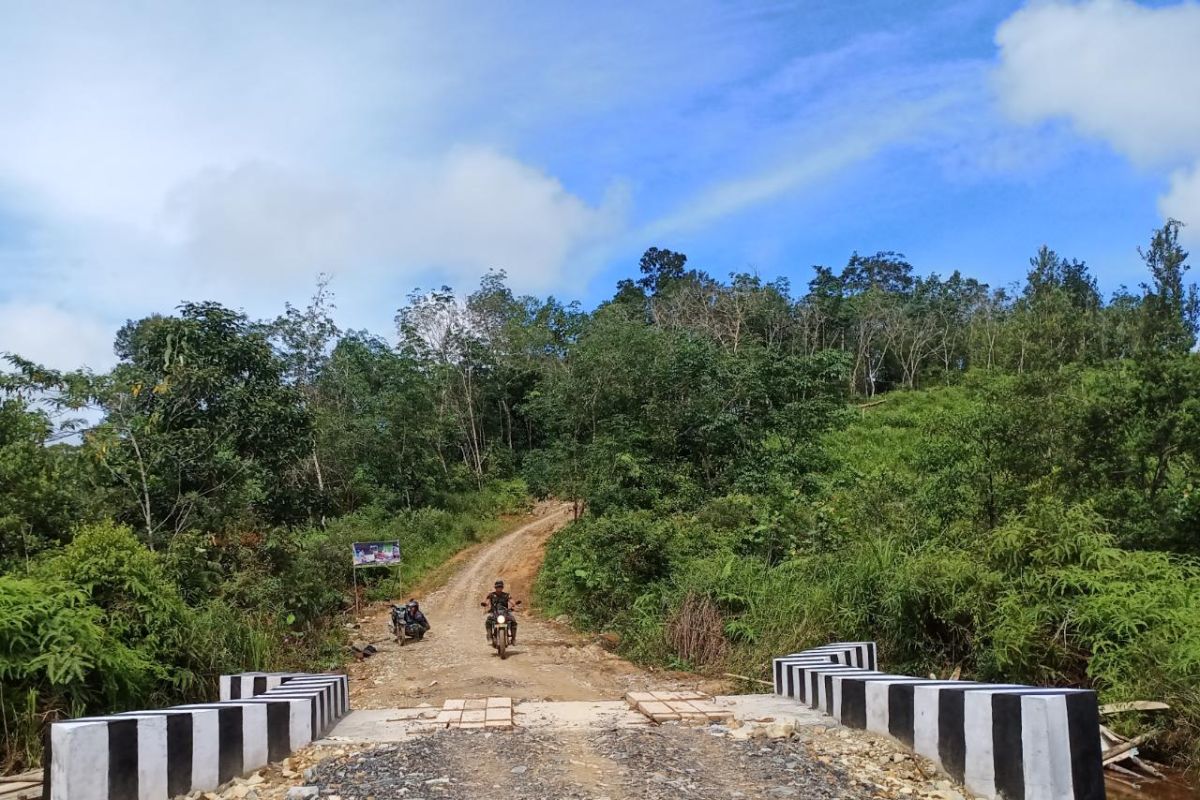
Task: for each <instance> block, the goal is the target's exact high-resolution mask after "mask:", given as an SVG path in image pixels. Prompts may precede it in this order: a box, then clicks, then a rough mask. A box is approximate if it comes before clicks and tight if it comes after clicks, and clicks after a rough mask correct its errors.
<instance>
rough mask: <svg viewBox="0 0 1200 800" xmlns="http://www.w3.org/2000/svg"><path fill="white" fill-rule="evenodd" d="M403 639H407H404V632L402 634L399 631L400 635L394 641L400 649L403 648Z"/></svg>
mask: <svg viewBox="0 0 1200 800" xmlns="http://www.w3.org/2000/svg"><path fill="white" fill-rule="evenodd" d="M405 638H407V637H405V635H404V632H403V631H401V633H400V635H399V636H397V637H396V641H397V642H399V643H400V646H401V647H404V640H405Z"/></svg>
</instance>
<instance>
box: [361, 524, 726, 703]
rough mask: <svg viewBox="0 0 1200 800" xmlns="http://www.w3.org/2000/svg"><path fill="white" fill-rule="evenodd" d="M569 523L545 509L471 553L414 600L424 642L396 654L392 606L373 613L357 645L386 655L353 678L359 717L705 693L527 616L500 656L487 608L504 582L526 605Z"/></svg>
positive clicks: (561, 627)
mask: <svg viewBox="0 0 1200 800" xmlns="http://www.w3.org/2000/svg"><path fill="white" fill-rule="evenodd" d="M570 519H571V506H570V504H566V503H562V504H559V503H555V504H543V505H540V506H539V507H538V508H537V509H535V518H534V519H532V520H531V521H528V522H525V523H524V524H521V525H520V526H519V527H517V528H516V529H515V530H513V531H512V532H511V533H508V534H505V535H504V536H502V537H501V538H500V539H498V540H496V541H494V542H491V543H489V544H486V545H482V546H480V547H478V548H476V549H475V550H473V551H470V552H469V553H467V554H466V555H465V557H464V558H462V559H461V560H460V564H461V565H460V566H459V567H458V570H457V572H455V573H454V574H453V576H452V577H451V578H450V579H449V580H448V581H447V582H446V584H445V585H444V586H441V587H440V588H437V589H435V590H434V591H432V592H430V593H429V594H427V595H425V596H423V597H418V598H417V599H418V600H420V602H421V608H422V610H423V611H425V613H426V615H427V616H428V617H429V621H430V623H431V625H432V630H431V631H430V632H429V634H428V635H427V636H426V637H425V639H424V640H423V641H421V642H411V643H409V644H407V645H405V646H404V647H401V646H399V645H398V644H396V643H395V642H394V641H392V639H391V638H390V632H389V623H388V608H387V606H386V605H382V604H381V605H379V606H376V607H373V608H372V609H370V611H369V612H368V613H367V614H365V615H364V620H363V621H362V622H361V628H360V630H359V631H357V632H356V634H355V636H356V638H359V639H362V640H364V641H369V642H373V643H375V647H376V648H377V649H378V650H379V652H378V653H377V654H376V655H374V656H372V657H371V658H368V659H366V660H365V661H362V662H359V663H356V664H353V665H352V666H351V668H350V696H351V703H352V705H353V706H354V708H357V709H368V708H401V707H411V706H415V705H419V704H421V703H431V704H433V705H440V704H441V702H442V701H443V700H445V699H448V698H456V697H465V698H471V697H486V696H488V695H500V696H506V697H512V698H513V699H514V700H515V701H520V700H598V699H607V700H616V699H619V698H621V697H622V696H624V694H625V692H627V691H630V690H641V689H645V688H647V687H649V686H654V687H657V688H660V689H671V688H684V687H697V686H699V685H700V683H701V682H700V681H699V680H698V679H689V678H688V677H687V676H679V675H668V674H664V673H662V672H658V673H649V672H646V671H643V670H641V669H639V668H637V667H635V666H633V665H632V664H630V663H629V662H627V661H624V660H623V659H621V658H618V657H617V656H614V655H613V654H611V653H609V652H607V651H606V650H604V648H602V647H601V646H600V645H599V644H598V643H597V642H596V641H595V640H594V639H592V638H588V637H585V636H581V635H580V634H577V633H575V632H574V631H572V630H571V629H570V628H569V627H567V626H565V625H561V624H558V623H555V622H553V621H549V620H544V619H541V618H540V617H538V615H537V614H535V613H530V612H525V613H519V614H518V620H519V633H518V635H517V645H516V646H515V647H513V648H511V649H510V650H509V655H508V658H507V659H505V660H503V661H501V660H500V658H498V657H497V656H496V655H495V652H494V651H493V650H492V648H491V646H490V645H489V644H488V642H487V640H486V638H485V636H484V629H483V619H484V610H483V609H482V608H480V606H479V604H480V602H481V601H482V600H483V598H484V596H485V595H486V594H487V593H488V592H489V591H491V588H492V584H493V583H494V582H495V581H496V580H497V579H500V580H503V581H504V582H505V585H506V588H507V589H508V591H509V593H510V594H512V596H513V598H514V599H521V600H524V601H525V604H526V605H528V604H529V602H530V601H529V597H530V591H531V589H532V585H533V581H534V578H535V577H536V575H537V570H538V568H539V566H540V565H541V561H542V555H543V552H544V549H545V544H546V541H547V540H548V539H549V538H550V536H551V535H552V534H553V533H554V532H555V531H557V530H559V529H560V528H562V527H563V526H564V525H566V524H567V523H568V522H569V521H570ZM401 599H407V598H401ZM704 688H706V689H708V690H709V691H712V690H714V689H717V688H719V687H717V686H713V685H712V684H706V685H705V686H704Z"/></svg>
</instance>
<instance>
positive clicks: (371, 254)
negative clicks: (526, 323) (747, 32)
mask: <svg viewBox="0 0 1200 800" xmlns="http://www.w3.org/2000/svg"><path fill="white" fill-rule="evenodd" d="M622 217H623V203H622V202H621V195H620V193H619V192H616V191H614V192H613V193H611V194H610V196H609V198H608V199H607V200H606V201H605V202H604V203H603V204H602V205H600V206H592V205H589V204H588V203H586V202H584V201H583V200H581V199H580V198H579V197H577V196H575V195H573V194H571V193H570V192H568V191H567V190H566V189H565V188H564V187H563V185H562V184H561V183H560V182H559V181H558V180H556V179H554V178H553V177H551V176H549V175H546V174H545V173H543V172H541V171H539V170H537V169H534V168H532V167H529V166H527V165H525V164H522V163H520V162H519V161H516V160H515V159H512V158H510V157H507V156H504V155H502V154H500V153H497V152H495V151H494V150H491V149H487V148H456V149H453V150H451V151H450V152H448V153H447V154H446V155H444V156H442V157H440V158H437V159H429V160H427V161H425V162H421V163H417V162H413V163H410V164H402V165H396V166H393V167H392V168H391V169H390V170H388V171H387V172H385V173H382V174H378V175H375V176H372V177H371V178H369V179H359V180H348V179H345V178H342V177H338V176H334V175H329V174H326V175H315V174H311V173H303V172H300V171H296V170H289V169H287V168H283V167H279V166H274V165H268V164H262V163H255V164H248V165H245V166H242V167H239V168H237V169H232V170H222V171H218V170H209V171H207V172H205V173H204V174H203V175H201V176H199V177H197V178H196V179H195V180H193V181H190V182H189V183H187V184H185V185H184V186H181V187H180V188H179V189H177V190H176V191H175V192H173V193H172V196H171V199H170V203H169V220H170V222H171V226H172V231H173V233H172V236H173V237H174V238H175V239H176V240H177V241H178V242H179V244H180V246H181V247H182V248H183V250H184V251H185V253H186V254H187V257H188V259H189V261H190V263H191V264H194V265H195V268H197V269H200V268H201V265H203V267H204V268H206V269H208V270H209V271H210V274H212V275H213V276H223V277H225V278H232V279H237V280H240V281H243V282H246V281H255V280H260V281H264V282H267V283H272V282H274V281H276V280H278V279H280V278H288V277H294V276H297V275H299V276H302V277H304V278H305V279H307V278H308V277H310V276H312V275H314V274H316V273H317V272H320V271H338V270H346V269H347V268H352V269H356V270H357V271H358V272H360V273H365V274H366V275H367V276H378V275H379V274H381V273H386V272H389V271H395V270H401V271H404V272H405V273H406V274H420V273H422V272H433V273H435V274H439V275H444V276H447V277H449V278H451V279H455V280H457V279H462V280H465V281H471V280H474V279H475V278H477V277H478V276H479V275H480V274H482V273H483V272H485V271H486V270H488V269H493V268H496V269H505V270H507V271H508V273H509V277H510V279H511V280H512V281H513V282H514V283H515V284H516V285H518V286H519V287H521V288H523V289H528V290H537V291H541V290H546V289H551V288H554V287H555V286H557V285H561V282H562V280H563V279H564V277H565V274H566V272H567V271H568V270H570V269H571V268H572V267H573V266H577V265H574V264H572V263H571V259H572V257H573V256H579V255H580V254H582V253H585V252H586V250H587V249H588V247H590V246H592V245H593V244H595V243H596V242H598V241H600V240H601V239H603V238H604V237H606V236H609V235H611V234H612V233H614V232H615V231H616V230H617V229H618V228H619V227H620V225H621V223H622Z"/></svg>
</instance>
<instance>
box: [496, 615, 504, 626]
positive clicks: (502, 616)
mask: <svg viewBox="0 0 1200 800" xmlns="http://www.w3.org/2000/svg"><path fill="white" fill-rule="evenodd" d="M496 622H498V623H500V624H501V625H503V624H504V623H505V619H504V615H503V614H501V615H500V616H498V617H496Z"/></svg>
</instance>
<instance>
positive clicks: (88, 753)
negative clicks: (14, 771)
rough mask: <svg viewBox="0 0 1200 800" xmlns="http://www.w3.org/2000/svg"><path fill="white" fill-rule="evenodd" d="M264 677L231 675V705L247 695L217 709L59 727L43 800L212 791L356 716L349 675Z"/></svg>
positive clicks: (48, 752) (54, 729)
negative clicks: (352, 712)
mask: <svg viewBox="0 0 1200 800" xmlns="http://www.w3.org/2000/svg"><path fill="white" fill-rule="evenodd" d="M261 677H264V676H263V675H262V674H251V675H246V676H243V675H223V676H221V695H222V697H223V698H224V697H225V696H226V693H227V688H228V689H232V687H237V692H238V693H237V695H234V696H233V697H230V698H228V699H223V700H222V701H221V702H217V703H203V704H196V705H184V706H174V707H172V708H165V709H162V710H159V711H133V712H128V713H125V714H115V715H112V716H107V717H86V718H83V719H72V720H66V721H63V722H55V723H53V724H52V725H51V726H50V730H49V731H48V732H47V734H46V749H45V756H44V760H45V775H44V785H43V789H42V796H43V798H45V800H166V799H167V798H171V797H175V796H177V795H182V794H188V793H190V792H194V791H208V790H211V789H215V788H217V787H218V786H220V785H221V784H223V783H226V782H228V781H230V780H232V779H234V778H236V777H239V776H241V775H245V774H247V773H249V772H252V771H254V770H256V769H258V768H260V767H263V766H265V765H266V764H268V763H270V762H272V761H280V760H282V759H284V758H286V757H287V756H288V754H290V753H292V752H293V751H295V750H297V749H299V748H301V747H303V746H305V745H306V744H308V743H309V742H312V741H314V740H316V739H320V738H321V737H322V736H324V735H325V734H326V733H328V732H329V730H330V729H331V728H333V726H334V725H335V724H336V723H337V721H338V720H339V719H341V718H342V717H344V716H345V715H346V714H347V713H349V711H350V697H349V685H348V683H347V680H346V676H345V675H304V674H296V673H288V674H273V675H270V676H267V677H269V678H271V679H272V680H271V681H269V682H259V681H258V679H259V678H261ZM274 679H279V680H274ZM247 681H249V683H248V684H247ZM247 685H249V689H248V690H247V692H246V694H245V695H244V696H243V695H241V691H240V690H241V689H242V687H245V686H247Z"/></svg>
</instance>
